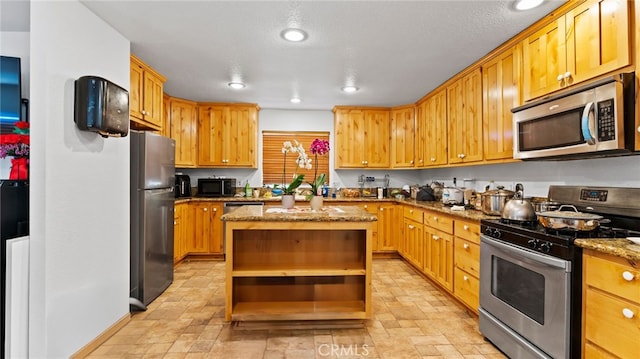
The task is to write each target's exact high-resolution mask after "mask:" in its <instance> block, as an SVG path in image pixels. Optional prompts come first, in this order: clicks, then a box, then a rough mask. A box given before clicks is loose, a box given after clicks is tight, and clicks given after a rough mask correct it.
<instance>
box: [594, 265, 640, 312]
mask: <svg viewBox="0 0 640 359" xmlns="http://www.w3.org/2000/svg"><path fill="white" fill-rule="evenodd" d="M584 262H585V267H584V268H585V270H584V273H585V276H584V281H585V283H586V284H587V285H589V286H593V287H596V288H599V289H602V290H604V291H607V292H609V293H611V294H615V295H617V296H620V297H623V298H626V299H628V300H632V301H634V302H638V303H640V269H636V268H633V267H631V266H629V265H624V264H621V263H617V262H613V261H610V260H607V259H604V258H599V257H593V256H585V257H584ZM639 315H640V313H639Z"/></svg>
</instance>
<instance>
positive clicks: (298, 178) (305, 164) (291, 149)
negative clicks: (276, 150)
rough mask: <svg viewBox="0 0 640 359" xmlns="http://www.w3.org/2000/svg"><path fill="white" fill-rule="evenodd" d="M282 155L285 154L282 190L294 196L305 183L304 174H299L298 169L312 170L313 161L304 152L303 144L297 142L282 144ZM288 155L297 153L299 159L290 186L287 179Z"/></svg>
mask: <svg viewBox="0 0 640 359" xmlns="http://www.w3.org/2000/svg"><path fill="white" fill-rule="evenodd" d="M282 153H283V154H284V165H283V168H282V188H283V192H284V194H294V193H295V191H296V189H297V188H298V187H300V185H301V184H302V182H303V181H304V174H298V168H305V169H308V170H310V169H311V159H310V158H309V156H307V153H306V152H305V150H304V147H303V146H302V144H301V143H300V142H298V141H296V140H293V143H291V141H285V142H284V143H283V144H282ZM287 153H297V154H298V157H297V158H296V169H295V170H294V171H293V176H292V177H291V178H292V180H291V182H290V183H289V185H288V186H287V185H286V177H287Z"/></svg>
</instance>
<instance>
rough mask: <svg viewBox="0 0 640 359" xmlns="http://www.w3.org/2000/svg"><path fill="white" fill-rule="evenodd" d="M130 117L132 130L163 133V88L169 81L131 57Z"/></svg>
mask: <svg viewBox="0 0 640 359" xmlns="http://www.w3.org/2000/svg"><path fill="white" fill-rule="evenodd" d="M129 73H130V83H129V115H130V118H131V121H132V123H131V128H134V129H142V130H155V131H162V127H163V112H164V106H163V95H164V93H163V90H162V89H163V86H164V83H165V82H166V81H167V79H165V78H164V76H162V75H160V74H159V73H158V72H156V71H155V70H154V69H153V68H151V67H150V66H148V65H147V64H145V63H144V62H143V61H142V60H140V59H139V58H137V57H135V56H134V55H131V57H130V71H129Z"/></svg>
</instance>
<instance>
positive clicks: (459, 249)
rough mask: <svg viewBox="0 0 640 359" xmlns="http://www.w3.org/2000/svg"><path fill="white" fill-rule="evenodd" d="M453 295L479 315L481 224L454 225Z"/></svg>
mask: <svg viewBox="0 0 640 359" xmlns="http://www.w3.org/2000/svg"><path fill="white" fill-rule="evenodd" d="M454 234H455V238H454V250H453V252H454V266H455V269H454V271H455V278H454V284H455V285H454V288H453V294H454V295H455V297H456V298H458V299H459V300H460V301H462V303H464V304H465V305H466V306H467V307H469V308H470V309H471V310H473V311H474V312H475V313H478V307H479V304H480V302H479V295H480V292H479V284H480V280H479V278H480V224H479V223H478V222H469V221H463V220H456V221H455V224H454Z"/></svg>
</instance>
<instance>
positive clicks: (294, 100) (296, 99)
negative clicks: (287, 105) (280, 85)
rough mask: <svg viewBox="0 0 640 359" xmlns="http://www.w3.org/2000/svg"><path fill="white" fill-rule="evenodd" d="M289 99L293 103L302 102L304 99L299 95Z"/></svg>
mask: <svg viewBox="0 0 640 359" xmlns="http://www.w3.org/2000/svg"><path fill="white" fill-rule="evenodd" d="M289 101H290V102H291V103H300V102H302V100H301V99H299V98H297V97H294V98H292V99H291V100H289Z"/></svg>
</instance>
